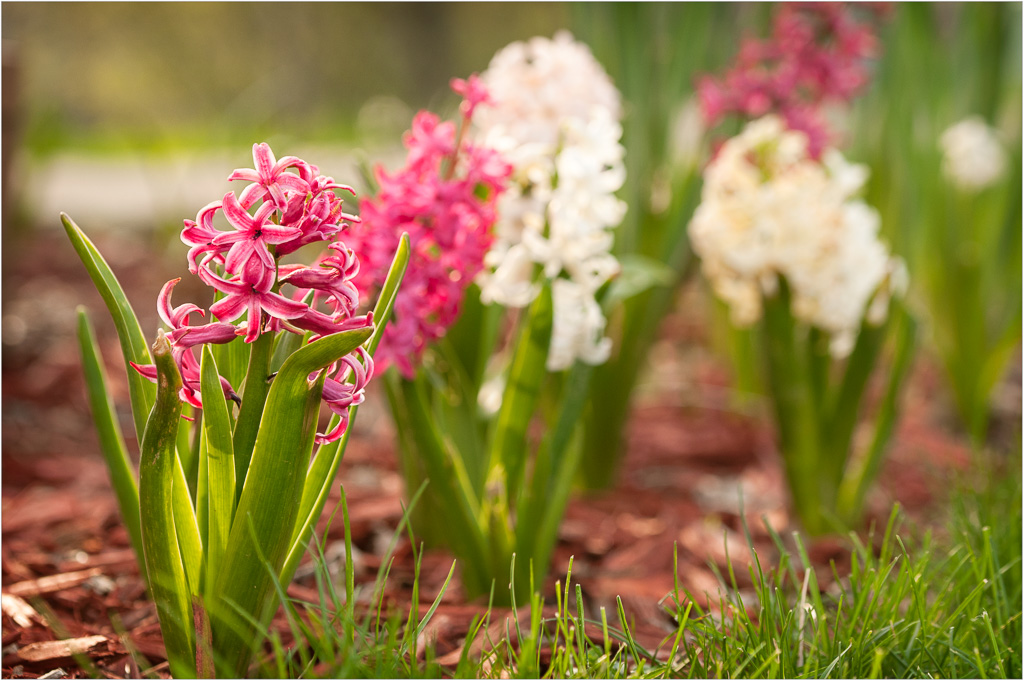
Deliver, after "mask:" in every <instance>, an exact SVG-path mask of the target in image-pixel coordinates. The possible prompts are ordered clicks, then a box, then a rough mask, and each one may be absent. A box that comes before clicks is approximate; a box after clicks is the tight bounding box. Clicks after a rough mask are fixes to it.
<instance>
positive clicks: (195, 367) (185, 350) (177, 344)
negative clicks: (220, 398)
mask: <svg viewBox="0 0 1024 681" xmlns="http://www.w3.org/2000/svg"><path fill="white" fill-rule="evenodd" d="M179 281H181V279H180V278H178V279H171V280H170V281H168V282H167V283H166V284H164V286H163V288H162V289H160V295H159V296H157V305H156V309H157V314H159V315H160V319H162V320H163V321H164V323H165V324H167V325H168V326H169V327H171V332H170V333H169V334H167V337H168V340H170V342H171V356H172V357H173V358H174V361H175V363H176V364H177V365H178V371H179V372H181V390H180V391H179V393H178V394H179V396H180V397H181V400H182V401H183V402H188V403H189V404H191V405H192V406H193V407H196V408H197V409H202V408H203V403H202V400H201V399H200V396H199V385H200V373H199V361H198V360H196V357H195V354H193V350H192V348H193V347H194V346H196V345H202V344H204V343H230V342H231V341H233V340H234V339H235V337H236V336H237V335H238V329H237V328H235V327H234V326H233V325H231V324H224V323H212V324H204V325H202V326H191V325H189V323H188V317H189V315H190V314H192V313H193V312H198V313H199V315H200V316H202V317H205V316H206V312H204V311H203V309H202V308H200V307H199V306H198V305H194V304H192V303H186V304H184V305H179V306H178V307H171V291H173V290H174V286H175V285H176V284H177V283H178V282H179ZM129 364H131V365H132V367H133V368H134V369H135V370H136V371H138V372H139V373H140V374H142V375H143V376H145V377H146V378H148V379H149V380H151V381H153V382H154V383H155V382H156V380H157V375H156V365H155V364H136V363H135V362H129ZM220 382H221V387H222V388H223V389H224V395H225V397H227V398H228V399H232V400H237V399H238V395H236V394H235V391H234V390H233V389H232V388H231V384H230V383H228V381H227V380H226V379H224V378H223V377H222V378H221V379H220Z"/></svg>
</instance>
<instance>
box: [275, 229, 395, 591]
mask: <svg viewBox="0 0 1024 681" xmlns="http://www.w3.org/2000/svg"><path fill="white" fill-rule="evenodd" d="M408 265H409V235H408V234H407V233H403V234H402V236H401V238H400V239H399V240H398V248H397V249H396V250H395V257H394V258H393V259H392V261H391V267H390V268H389V269H388V276H387V277H386V278H385V279H384V284H383V286H381V291H380V295H379V296H378V297H377V304H376V305H375V306H374V308H373V322H374V326H375V328H374V330H373V335H371V336H370V340H369V341H368V342H367V343H366V351H367V352H369V353H370V355H371V356H372V355H373V353H374V352H375V351H376V350H377V346H378V345H379V344H380V339H381V336H382V335H383V334H384V328H385V326H387V323H388V320H389V319H390V318H391V310H392V309H393V308H394V306H395V298H396V297H397V296H398V287H399V285H400V284H401V283H402V279H403V278H404V277H405V270H406V267H408ZM357 409H358V408H357V407H350V408H349V412H348V419H349V420H348V424H349V425H348V430H346V431H345V433H344V434H343V435H342V436H341V438H340V439H339V440H336V441H335V442H333V443H330V444H327V445H323V446H321V447H320V449H319V450H318V451H317V456H316V460H315V461H314V462H313V465H312V467H311V468H310V471H309V473H308V474H307V475H306V480H305V483H304V484H303V488H302V500H301V502H300V504H299V513H298V516H297V518H296V526H295V530H294V532H293V533H292V542H291V546H290V548H289V550H288V556H287V558H286V559H285V565H284V568H283V569H282V571H281V583H282V584H288V583H289V582H291V580H292V575H293V574H294V573H295V569H296V568H297V567H298V566H299V560H301V558H302V552H303V551H304V550H305V545H306V541H307V540H308V539H309V536H310V534H311V533H312V532H313V527H314V526H315V525H316V521H317V519H318V518H319V517H320V513H321V512H323V509H324V504H326V503H327V495H328V493H329V492H330V489H331V484H332V483H333V482H334V477H335V475H337V473H338V467H339V466H340V465H341V459H342V457H343V456H344V455H345V446H346V445H347V444H348V436H349V433H350V432H351V429H352V423H353V422H354V421H355V417H356V411H357ZM337 418H338V417H337V415H335V416H333V417H332V419H331V427H332V428H333V427H334V426H336V425H337V420H335V419H337Z"/></svg>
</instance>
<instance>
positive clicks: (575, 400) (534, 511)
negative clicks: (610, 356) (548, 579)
mask: <svg viewBox="0 0 1024 681" xmlns="http://www.w3.org/2000/svg"><path fill="white" fill-rule="evenodd" d="M593 373H594V367H592V366H590V365H587V364H583V363H582V362H579V361H577V362H576V363H575V364H574V365H573V367H572V369H571V370H570V371H569V376H568V379H567V381H566V386H565V389H564V391H563V393H562V395H563V397H562V403H561V409H560V411H559V413H558V420H557V421H555V426H554V428H553V429H551V431H550V432H549V433H548V436H547V437H546V438H545V440H544V442H543V443H542V445H541V448H540V451H539V452H538V453H537V462H536V463H535V465H534V470H533V479H532V481H531V494H530V495H529V497H527V498H526V499H525V500H524V501H525V503H521V504H519V506H518V507H517V508H516V516H517V523H516V544H517V549H516V553H517V555H518V556H519V558H520V560H521V561H522V562H523V565H524V566H528V565H529V564H530V560H532V563H533V570H534V571H535V572H536V573H537V574H546V573H547V569H548V562H549V561H550V560H551V551H552V550H553V549H554V546H555V544H556V542H557V541H558V528H559V526H560V525H561V523H562V517H563V516H564V515H565V508H566V505H567V504H568V503H569V493H570V492H571V490H572V485H573V482H574V481H575V480H576V469H577V468H578V466H579V462H580V457H581V455H582V452H583V447H582V442H581V441H580V438H579V437H574V435H579V424H580V419H581V418H582V416H583V410H584V407H585V406H586V403H587V396H588V390H589V387H590V379H591V376H592V375H593Z"/></svg>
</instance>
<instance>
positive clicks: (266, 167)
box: [228, 143, 310, 210]
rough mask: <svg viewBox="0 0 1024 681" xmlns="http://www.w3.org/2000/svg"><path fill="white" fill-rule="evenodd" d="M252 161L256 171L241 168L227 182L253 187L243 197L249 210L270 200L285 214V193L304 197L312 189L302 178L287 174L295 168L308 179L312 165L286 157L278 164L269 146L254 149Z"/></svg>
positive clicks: (255, 145) (244, 191) (241, 199)
mask: <svg viewBox="0 0 1024 681" xmlns="http://www.w3.org/2000/svg"><path fill="white" fill-rule="evenodd" d="M252 161H253V165H255V166H256V168H255V169H252V168H238V169H236V170H235V172H233V173H231V176H230V177H228V180H245V181H246V182H251V183H252V184H250V185H249V186H248V187H246V188H245V189H244V190H243V191H242V195H241V197H240V202H241V204H242V205H243V206H245V207H246V208H248V207H250V206H252V205H253V204H254V203H256V202H257V201H259V200H260V199H266V198H267V197H269V198H270V200H271V202H272V203H273V204H274V207H275V208H277V209H278V210H283V209H284V207H285V205H286V203H287V197H286V191H289V190H290V191H293V192H299V193H300V194H304V193H305V192H306V191H307V190H308V188H309V187H308V185H309V183H308V181H307V180H304V179H303V178H302V177H301V175H295V174H293V173H288V172H285V171H286V170H287V169H288V168H293V167H294V168H296V169H298V170H299V172H300V174H302V173H304V174H306V175H307V176H308V175H309V173H310V165H309V164H308V163H306V162H305V161H303V160H302V159H300V158H296V157H294V156H285V157H284V158H282V159H281V160H280V161H278V160H276V159H275V158H274V152H272V151H271V150H270V146H269V145H267V144H265V143H263V144H254V145H252Z"/></svg>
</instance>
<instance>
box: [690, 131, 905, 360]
mask: <svg viewBox="0 0 1024 681" xmlns="http://www.w3.org/2000/svg"><path fill="white" fill-rule="evenodd" d="M867 177H868V174H867V169H866V168H865V167H863V166H859V165H853V164H850V163H849V162H847V161H846V159H844V158H843V156H842V154H840V153H839V152H838V151H836V150H835V149H828V150H826V151H825V153H824V154H823V155H822V158H821V160H820V161H819V160H815V159H813V158H811V157H810V156H809V155H808V153H807V137H806V136H805V135H804V134H803V133H801V132H794V131H790V130H787V129H786V128H785V125H784V124H783V122H782V121H781V120H780V119H778V118H776V117H774V116H767V117H765V118H762V119H759V120H757V121H754V122H752V123H750V124H749V125H747V127H746V128H745V129H744V130H743V132H742V133H741V134H740V135H738V136H737V137H734V138H733V139H731V140H729V141H728V142H726V143H725V144H724V145H723V146H722V148H721V150H720V151H719V153H718V156H717V157H716V158H715V159H714V160H713V161H712V162H711V164H710V165H709V166H708V168H707V170H706V171H705V175H704V187H703V192H702V195H701V204H700V206H699V207H698V208H697V210H696V212H695V213H694V216H693V220H692V221H691V223H690V227H689V233H690V241H691V243H692V245H693V249H694V251H695V252H696V253H697V254H698V255H699V256H700V257H701V260H702V268H703V271H704V274H705V276H707V278H708V280H709V281H710V282H711V285H712V288H714V290H715V292H716V294H717V295H718V296H719V297H721V298H722V299H723V300H724V301H725V302H726V303H728V304H729V307H730V313H731V315H732V318H733V321H734V323H736V324H737V325H739V326H749V325H750V324H753V323H754V322H756V321H757V320H758V319H760V317H761V314H762V302H761V301H762V296H764V295H773V294H774V292H775V290H776V288H777V281H778V277H779V276H782V277H785V279H786V281H787V283H788V284H789V288H790V293H791V296H792V308H791V309H792V313H793V315H794V317H796V318H797V319H799V320H801V321H803V322H806V323H808V324H811V325H813V326H816V327H818V328H820V329H822V330H824V331H826V332H827V333H828V334H829V335H830V337H831V344H830V350H831V353H832V354H833V355H834V356H836V357H843V356H846V355H847V354H849V352H850V351H851V350H852V349H853V344H854V341H855V340H856V335H857V331H858V329H859V328H860V324H861V321H862V320H863V319H864V317H865V314H867V315H868V317H869V322H872V323H875V322H876V321H880V320H881V319H882V318H884V316H885V313H886V311H887V309H888V308H887V305H888V300H889V297H890V295H892V294H893V293H896V294H900V293H902V290H904V289H905V287H906V268H905V267H904V266H903V265H902V261H900V260H899V259H897V258H892V257H890V256H889V253H888V251H887V249H886V247H885V246H884V245H883V244H882V242H881V241H879V239H878V230H879V226H880V220H879V217H878V213H877V212H876V211H875V210H874V209H873V208H871V207H869V206H868V205H867V204H865V203H864V202H863V201H861V200H858V199H856V198H854V196H855V195H856V193H857V192H859V191H860V189H861V187H862V186H863V185H864V183H865V182H866V181H867ZM869 305H870V309H869Z"/></svg>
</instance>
